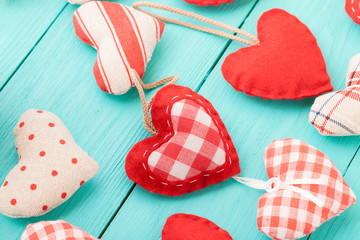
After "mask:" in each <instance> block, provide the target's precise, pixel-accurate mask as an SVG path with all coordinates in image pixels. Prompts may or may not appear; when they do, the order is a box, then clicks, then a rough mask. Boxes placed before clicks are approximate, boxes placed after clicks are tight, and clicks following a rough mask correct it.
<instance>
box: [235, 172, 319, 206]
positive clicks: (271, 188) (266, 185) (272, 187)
mask: <svg viewBox="0 0 360 240" xmlns="http://www.w3.org/2000/svg"><path fill="white" fill-rule="evenodd" d="M233 179H235V180H236V181H238V182H239V183H242V184H244V185H246V186H248V187H251V188H255V189H264V190H265V191H266V192H268V193H273V192H276V191H278V190H280V189H284V190H290V191H293V192H296V193H298V194H300V195H301V196H303V197H305V198H307V199H309V200H311V201H312V202H314V203H315V204H316V205H318V206H319V207H324V205H325V201H324V200H322V199H320V198H318V197H316V196H314V195H313V194H312V193H311V192H309V191H307V190H304V189H301V188H299V187H295V186H293V185H298V184H316V185H326V180H325V179H321V178H317V179H314V178H309V179H292V180H287V181H286V182H281V180H280V178H278V177H273V178H270V179H269V180H268V181H266V182H265V181H262V180H258V179H252V178H245V177H239V176H234V177H233Z"/></svg>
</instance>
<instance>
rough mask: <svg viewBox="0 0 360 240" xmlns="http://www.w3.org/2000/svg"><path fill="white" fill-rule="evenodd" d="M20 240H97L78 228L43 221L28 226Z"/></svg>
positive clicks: (59, 222) (65, 223) (61, 222)
mask: <svg viewBox="0 0 360 240" xmlns="http://www.w3.org/2000/svg"><path fill="white" fill-rule="evenodd" d="M21 240H97V239H96V238H93V237H92V236H90V235H89V234H88V233H86V232H84V231H83V230H81V229H80V228H77V227H74V226H72V225H71V224H69V223H67V222H65V221H63V220H59V221H47V222H45V221H43V222H38V223H34V224H30V225H29V226H28V227H27V228H26V230H25V232H24V233H23V235H22V236H21Z"/></svg>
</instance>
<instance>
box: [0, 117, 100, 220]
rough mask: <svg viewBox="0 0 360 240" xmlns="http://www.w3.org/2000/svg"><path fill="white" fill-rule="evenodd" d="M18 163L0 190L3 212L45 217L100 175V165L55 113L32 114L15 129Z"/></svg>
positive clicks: (13, 214)
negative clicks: (81, 146) (44, 215)
mask: <svg viewBox="0 0 360 240" xmlns="http://www.w3.org/2000/svg"><path fill="white" fill-rule="evenodd" d="M14 134H15V139H16V140H15V145H16V150H17V151H18V154H19V162H18V164H17V165H15V167H14V168H13V169H12V170H11V171H10V172H9V174H8V175H7V176H6V178H5V181H4V183H3V184H2V186H1V188H0V212H1V213H3V214H4V215H6V216H9V217H22V218H24V217H33V216H40V215H43V214H45V213H47V212H49V211H51V210H52V209H54V208H55V207H57V206H59V205H60V204H62V203H63V202H65V201H66V200H68V199H69V198H70V197H71V196H72V195H73V194H74V193H75V192H76V191H77V190H78V189H79V188H80V186H82V185H83V184H84V183H85V182H86V181H88V180H90V179H91V178H92V177H93V176H94V175H95V174H96V172H97V171H98V168H99V166H98V164H97V162H96V161H94V159H92V158H91V157H90V156H89V154H88V153H86V152H85V151H84V150H82V149H81V148H80V147H79V146H78V145H77V144H76V142H75V141H74V139H73V138H72V136H71V134H70V132H69V130H68V129H67V128H66V126H65V125H64V123H63V122H62V121H61V120H60V119H59V118H58V117H57V116H56V115H54V114H53V113H50V112H45V111H37V110H29V111H27V112H25V113H24V114H23V116H22V117H21V118H20V120H19V122H18V124H17V125H16V127H15V129H14Z"/></svg>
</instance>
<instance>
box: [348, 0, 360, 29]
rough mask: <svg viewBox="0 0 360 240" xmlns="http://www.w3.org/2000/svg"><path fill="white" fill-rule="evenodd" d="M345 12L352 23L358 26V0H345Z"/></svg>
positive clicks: (359, 10)
mask: <svg viewBox="0 0 360 240" xmlns="http://www.w3.org/2000/svg"><path fill="white" fill-rule="evenodd" d="M345 11H346V12H347V14H348V15H349V16H350V17H351V19H352V20H353V21H354V22H356V23H357V24H360V0H346V3H345Z"/></svg>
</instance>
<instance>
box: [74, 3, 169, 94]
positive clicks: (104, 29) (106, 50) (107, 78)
mask: <svg viewBox="0 0 360 240" xmlns="http://www.w3.org/2000/svg"><path fill="white" fill-rule="evenodd" d="M73 23H74V27H75V32H76V35H77V36H78V37H79V38H80V39H81V40H82V41H83V42H85V43H87V44H89V45H91V46H93V47H94V48H95V49H96V50H97V51H98V55H97V58H96V62H95V65H94V69H93V70H94V75H95V78H96V81H97V84H98V85H99V87H100V88H101V90H103V91H104V92H107V93H111V94H116V95H120V94H124V93H126V92H127V91H128V90H129V89H130V88H131V87H132V86H133V82H132V79H131V77H130V71H131V69H134V70H135V71H136V72H137V73H138V74H139V76H140V77H142V76H143V75H144V71H145V68H146V65H147V63H148V62H149V61H150V59H151V55H152V53H153V51H154V48H155V46H156V43H157V42H158V41H160V38H161V35H162V32H163V30H164V26H165V24H164V23H163V22H161V21H159V20H157V19H156V18H153V17H151V16H149V15H147V14H145V13H142V12H140V11H137V10H135V9H133V8H131V7H127V6H125V5H122V4H119V3H113V2H102V1H92V2H89V3H85V4H84V5H82V6H80V7H79V8H78V10H76V11H75V12H74V15H73Z"/></svg>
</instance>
